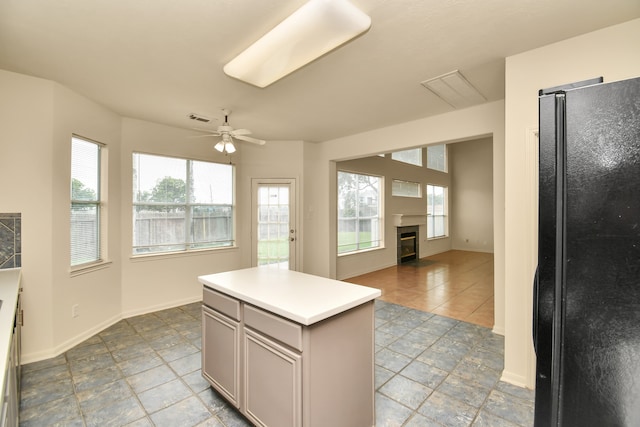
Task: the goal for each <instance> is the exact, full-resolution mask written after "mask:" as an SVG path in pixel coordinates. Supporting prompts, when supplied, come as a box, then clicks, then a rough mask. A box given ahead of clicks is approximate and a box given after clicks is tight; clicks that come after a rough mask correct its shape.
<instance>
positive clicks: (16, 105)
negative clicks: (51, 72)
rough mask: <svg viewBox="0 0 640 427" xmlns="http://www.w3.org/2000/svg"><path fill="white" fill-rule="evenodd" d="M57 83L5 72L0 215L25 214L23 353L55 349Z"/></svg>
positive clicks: (1, 78) (0, 111) (0, 102)
mask: <svg viewBox="0 0 640 427" xmlns="http://www.w3.org/2000/svg"><path fill="white" fill-rule="evenodd" d="M54 86H55V84H54V83H52V82H50V81H47V80H41V79H35V78H32V77H27V76H23V75H21V74H15V73H9V72H6V71H0V93H2V96H0V182H1V183H2V192H1V196H0V211H2V212H20V213H22V266H23V267H22V271H23V274H22V286H23V289H24V293H23V308H24V311H25V313H26V315H25V325H24V329H23V331H24V332H23V344H22V345H23V348H24V350H25V351H26V352H32V353H35V352H39V353H41V354H43V355H45V356H46V355H48V354H49V353H50V352H51V349H52V347H53V345H54V340H53V331H54V326H55V325H54V324H53V322H52V318H53V312H54V310H55V307H54V306H53V304H52V303H51V301H52V299H53V293H54V288H53V281H52V277H51V276H52V272H53V260H52V256H51V248H52V246H53V237H52V235H53V219H52V216H51V213H52V210H53V193H52V191H51V188H52V184H51V177H52V174H53V169H54V165H53V161H52V160H51V159H52V157H53V92H54Z"/></svg>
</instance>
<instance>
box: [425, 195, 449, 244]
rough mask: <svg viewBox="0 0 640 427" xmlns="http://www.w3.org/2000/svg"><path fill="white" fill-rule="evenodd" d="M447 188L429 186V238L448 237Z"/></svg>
mask: <svg viewBox="0 0 640 427" xmlns="http://www.w3.org/2000/svg"><path fill="white" fill-rule="evenodd" d="M448 232H449V230H448V223H447V187H441V186H439V185H430V184H428V185H427V238H428V239H435V238H438V237H446V236H447V235H448Z"/></svg>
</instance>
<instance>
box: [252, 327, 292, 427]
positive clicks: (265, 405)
mask: <svg viewBox="0 0 640 427" xmlns="http://www.w3.org/2000/svg"><path fill="white" fill-rule="evenodd" d="M244 332H245V334H244V374H245V382H244V402H245V414H246V416H247V417H248V418H249V419H250V420H251V421H252V422H253V423H254V424H256V425H261V426H262V425H264V426H282V427H295V426H299V425H301V420H302V399H301V396H302V355H301V354H300V353H298V352H294V351H291V350H290V349H288V348H286V347H284V346H282V345H280V344H278V343H277V342H276V341H274V340H272V339H270V338H269V337H267V336H265V335H262V334H260V333H257V332H254V331H252V330H250V329H248V328H245V330H244Z"/></svg>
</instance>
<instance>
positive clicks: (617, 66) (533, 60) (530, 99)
mask: <svg viewBox="0 0 640 427" xmlns="http://www.w3.org/2000/svg"><path fill="white" fill-rule="evenodd" d="M638 41H640V20H639V19H636V20H633V21H630V22H627V23H624V24H621V25H616V26H613V27H609V28H605V29H603V30H600V31H595V32H592V33H589V34H586V35H583V36H580V37H576V38H572V39H569V40H566V41H563V42H560V43H555V44H552V45H549V46H546V47H543V48H540V49H535V50H532V51H529V52H525V53H523V54H520V55H515V56H511V57H509V58H507V60H506V87H505V89H506V104H505V122H506V129H505V138H506V144H505V145H506V147H505V155H506V157H505V160H506V170H505V182H506V187H505V191H506V197H505V198H506V218H505V232H506V241H505V254H506V258H505V279H506V283H507V287H506V293H505V298H506V300H505V303H506V304H505V306H506V312H505V326H506V329H505V369H504V373H503V379H505V380H507V381H509V382H512V383H515V384H520V385H526V386H528V387H533V386H534V382H535V381H534V379H535V366H534V365H535V357H534V354H533V349H532V341H531V318H532V312H531V306H532V280H533V273H534V271H535V265H536V256H537V255H536V251H537V247H536V234H535V233H536V232H537V231H536V227H537V222H536V221H537V216H536V213H535V212H536V210H535V209H536V202H535V200H537V193H536V191H537V188H536V187H535V185H536V182H535V179H536V178H535V174H536V171H537V163H536V154H537V146H536V141H535V138H534V137H533V136H532V135H533V132H534V131H535V130H536V129H537V126H538V98H537V93H538V90H539V89H543V88H547V87H553V86H557V85H561V84H566V83H571V82H575V81H580V80H586V79H590V78H593V77H598V76H603V77H604V80H605V82H610V81H616V80H622V79H626V78H631V77H636V76H639V75H640V50H639V47H638V46H639V45H638Z"/></svg>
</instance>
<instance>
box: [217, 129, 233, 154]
mask: <svg viewBox="0 0 640 427" xmlns="http://www.w3.org/2000/svg"><path fill="white" fill-rule="evenodd" d="M213 148H215V149H216V150H218V151H219V152H221V153H224V152H226V153H228V154H233V153H235V152H236V147H235V146H234V145H233V139H232V138H231V135H229V134H226V133H223V134H222V141H220V142H218V143H217V144H216V145H215V146H214V147H213Z"/></svg>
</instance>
